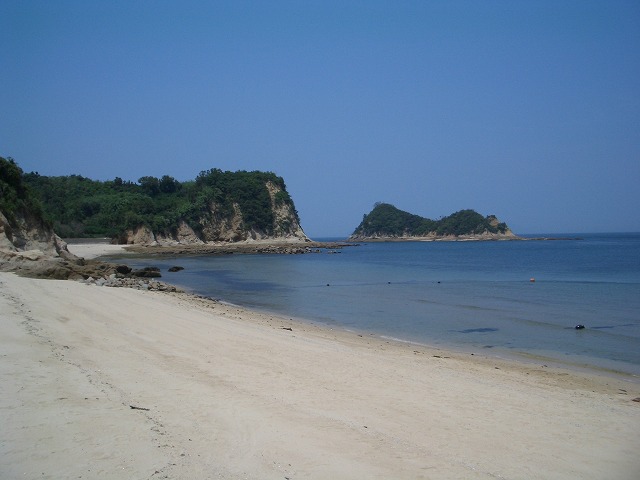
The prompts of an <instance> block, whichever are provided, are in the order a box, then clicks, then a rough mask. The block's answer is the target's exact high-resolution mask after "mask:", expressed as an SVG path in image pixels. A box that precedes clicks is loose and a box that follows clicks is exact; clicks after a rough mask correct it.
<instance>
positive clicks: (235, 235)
mask: <svg viewBox="0 0 640 480" xmlns="http://www.w3.org/2000/svg"><path fill="white" fill-rule="evenodd" d="M266 188H267V191H268V192H269V197H270V199H271V200H270V201H271V211H272V214H273V215H272V216H273V222H272V225H270V226H269V227H270V231H271V232H270V233H268V232H266V231H265V230H262V229H260V228H256V227H255V226H252V227H250V228H247V227H246V224H245V221H244V214H243V211H242V209H241V207H240V205H239V204H238V203H233V204H232V209H231V212H229V211H228V210H229V209H228V208H227V209H225V208H222V206H221V205H220V204H219V203H216V202H210V203H209V205H208V208H207V209H206V210H204V211H203V212H201V215H200V217H199V218H198V220H197V221H196V222H193V221H191V222H189V221H188V220H187V219H181V220H180V222H179V225H178V227H177V228H173V229H169V230H157V231H153V230H152V229H151V228H149V227H148V226H144V225H141V226H139V227H136V228H132V229H128V230H127V231H126V232H125V233H124V235H122V236H120V237H119V238H118V243H122V244H138V245H193V244H204V243H220V242H223V243H227V242H252V241H256V242H260V241H265V242H266V241H268V242H287V243H289V242H309V241H310V239H309V238H308V237H307V236H306V234H305V233H304V231H303V230H302V228H301V227H300V220H299V218H298V214H297V213H296V211H295V209H294V208H293V204H291V203H286V202H278V194H280V193H282V192H283V190H282V189H281V188H280V187H279V186H278V185H276V184H274V183H272V182H267V183H266Z"/></svg>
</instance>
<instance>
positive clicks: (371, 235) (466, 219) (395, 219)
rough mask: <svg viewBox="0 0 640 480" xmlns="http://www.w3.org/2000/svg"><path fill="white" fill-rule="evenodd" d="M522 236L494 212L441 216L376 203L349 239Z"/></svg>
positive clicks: (482, 238)
mask: <svg viewBox="0 0 640 480" xmlns="http://www.w3.org/2000/svg"><path fill="white" fill-rule="evenodd" d="M481 240H485V241H486V240H523V239H522V238H521V237H518V236H516V235H515V234H514V233H513V232H512V231H511V229H510V228H509V227H508V226H507V224H506V223H503V222H500V221H499V220H498V219H497V218H496V216H495V215H488V216H486V217H484V216H482V215H481V214H479V213H478V212H476V211H474V210H460V211H459V212H456V213H453V214H451V215H449V216H447V217H443V218H441V219H439V220H431V219H429V218H424V217H421V216H419V215H415V214H412V213H409V212H405V211H403V210H400V209H398V208H396V207H395V206H393V205H391V204H388V203H381V202H379V203H376V204H375V205H374V208H373V210H371V212H369V213H368V214H366V215H364V218H363V219H362V222H361V223H360V225H358V227H357V228H356V229H355V231H354V232H353V233H352V234H351V236H350V237H349V241H354V242H361V241H387V242H389V241H481Z"/></svg>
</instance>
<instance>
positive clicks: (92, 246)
mask: <svg viewBox="0 0 640 480" xmlns="http://www.w3.org/2000/svg"><path fill="white" fill-rule="evenodd" d="M126 246H127V245H111V244H110V243H97V242H93V243H69V244H68V245H67V248H68V249H69V251H70V252H71V253H73V254H74V255H76V256H78V257H82V258H85V259H87V260H89V259H92V258H97V257H101V256H103V255H122V254H125V253H127V252H126V250H125V249H124V248H125V247H126Z"/></svg>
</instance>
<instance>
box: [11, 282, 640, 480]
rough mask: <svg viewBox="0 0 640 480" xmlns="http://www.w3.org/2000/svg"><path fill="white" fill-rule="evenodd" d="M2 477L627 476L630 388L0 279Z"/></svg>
mask: <svg viewBox="0 0 640 480" xmlns="http://www.w3.org/2000/svg"><path fill="white" fill-rule="evenodd" d="M0 311H1V312H2V314H1V322H0V356H1V357H2V362H0V376H1V379H0V381H1V383H0V384H1V385H2V388H1V389H0V422H1V424H2V426H3V427H2V429H0V458H1V460H0V477H2V478H56V479H57V478H113V479H120V478H145V479H159V478H170V479H191V478H203V479H204V478H230V479H231V478H233V479H235V478H249V479H281V480H282V479H285V478H288V479H327V478H335V479H361V478H368V479H375V478H379V479H386V478H395V479H401V478H407V479H416V478H429V479H440V478H442V479H445V478H446V479H494V478H518V479H523V478H531V479H533V478H535V479H545V478H548V479H575V478H581V479H602V478H609V479H626V478H637V477H635V475H636V474H637V473H638V472H639V471H640V457H639V456H638V454H637V452H638V451H640V403H638V402H634V401H632V399H633V398H635V397H640V389H639V386H638V384H637V383H634V382H629V381H625V380H624V379H619V378H615V377H601V376H592V375H588V374H581V373H572V372H567V371H562V370H554V369H550V368H546V367H543V366H541V365H535V364H530V365H524V364H517V363H510V362H506V361H499V360H495V359H491V358H480V357H479V356H477V355H476V356H471V355H469V354H466V355H465V354H454V353H447V352H444V351H439V350H434V349H428V348H425V347H422V346H415V345H406V344H397V343H394V342H390V341H386V340H384V339H379V338H376V337H373V336H370V335H366V334H365V335H362V336H359V335H358V334H355V333H349V332H342V331H338V330H331V329H328V328H324V327H322V328H321V327H319V326H314V325H311V324H306V323H299V322H293V321H290V320H289V319H282V318H279V317H275V316H269V315H263V314H258V313H255V312H248V311H246V310H243V309H239V308H236V307H232V306H229V305H224V304H220V303H214V302H211V301H207V300H203V299H198V298H195V297H190V296H187V295H184V294H166V293H159V292H148V291H138V290H132V289H126V288H107V287H96V286H90V285H85V284H81V283H78V282H72V281H56V280H35V279H27V278H21V277H18V276H16V275H14V274H11V273H0Z"/></svg>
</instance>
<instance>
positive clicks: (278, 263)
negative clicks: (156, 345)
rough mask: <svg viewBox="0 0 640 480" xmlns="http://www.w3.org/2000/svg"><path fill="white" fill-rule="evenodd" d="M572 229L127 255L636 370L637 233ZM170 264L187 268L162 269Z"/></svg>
mask: <svg viewBox="0 0 640 480" xmlns="http://www.w3.org/2000/svg"><path fill="white" fill-rule="evenodd" d="M554 236H558V235H554ZM565 236H568V237H575V236H576V235H573V234H572V235H565ZM579 236H580V237H581V238H582V239H581V240H567V241H528V242H438V243H432V242H410V243H369V244H361V245H360V246H357V247H348V248H344V249H342V250H341V253H338V254H329V253H328V252H327V251H323V252H322V253H318V254H307V255H224V256H216V255H214V256H196V257H181V258H169V257H148V258H136V259H135V260H132V259H128V260H127V263H129V264H130V265H132V266H133V265H140V266H148V265H154V266H158V267H160V268H161V269H162V271H163V280H165V281H167V282H170V283H174V284H176V285H180V286H182V287H184V288H186V289H188V290H191V291H193V292H195V293H198V294H201V295H205V296H209V297H213V298H218V299H222V300H225V301H228V302H231V303H234V304H238V305H242V306H246V307H249V308H256V309H260V310H264V311H270V312H274V313H278V314H282V315H287V316H290V317H298V318H304V319H307V320H311V321H316V322H322V323H325V324H328V325H336V326H341V327H344V328H349V329H355V330H359V331H367V332H374V333H376V334H381V335H385V336H389V337H393V338H397V339H401V340H406V341H414V342H419V343H427V344H430V345H439V346H443V347H449V348H458V349H463V350H467V351H477V350H483V351H485V352H488V349H491V353H492V354H496V355H500V354H510V355H525V356H531V357H536V358H538V357H542V358H548V359H550V360H554V361H557V362H561V363H569V364H571V365H574V366H577V365H584V366H588V367H600V368H609V369H613V370H618V371H621V372H626V373H632V374H635V375H640V314H639V313H638V312H640V234H599V235H579ZM320 240H324V239H320ZM173 265H180V266H183V267H185V270H183V271H181V272H178V273H168V272H167V273H165V272H166V270H167V268H169V267H170V266H173ZM531 278H535V282H531V281H530V279H531ZM577 324H582V325H585V327H586V328H585V329H583V330H576V329H575V328H574V327H575V326H576V325H577Z"/></svg>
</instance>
